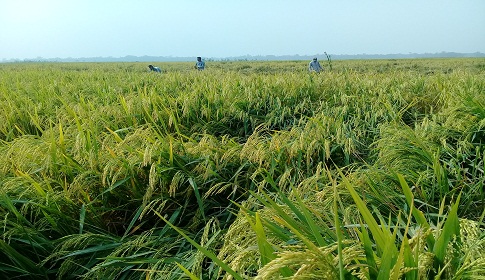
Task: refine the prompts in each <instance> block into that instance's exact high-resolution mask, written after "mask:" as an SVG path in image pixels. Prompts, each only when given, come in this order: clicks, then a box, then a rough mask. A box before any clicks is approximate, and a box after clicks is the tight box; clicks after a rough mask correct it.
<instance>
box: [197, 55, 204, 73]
mask: <svg viewBox="0 0 485 280" xmlns="http://www.w3.org/2000/svg"><path fill="white" fill-rule="evenodd" d="M204 68H205V62H204V61H202V58H201V57H200V56H198V57H197V62H196V63H195V69H197V70H204Z"/></svg>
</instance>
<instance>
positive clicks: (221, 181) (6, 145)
mask: <svg viewBox="0 0 485 280" xmlns="http://www.w3.org/2000/svg"><path fill="white" fill-rule="evenodd" d="M321 63H322V66H324V67H325V68H326V71H325V72H323V73H319V74H315V73H313V74H311V73H308V72H307V62H306V61H285V62H261V61H259V62H258V61H237V62H230V61H223V62H207V65H206V70H204V71H195V70H194V69H193V63H183V62H180V63H152V64H154V65H155V66H159V67H160V68H161V69H162V73H161V74H159V73H150V72H148V68H147V65H148V64H145V63H6V64H0V108H1V110H0V213H1V215H0V217H2V219H1V224H0V225H1V226H0V237H1V238H0V276H2V279H485V253H484V252H485V231H484V228H485V224H484V216H485V200H484V199H485V188H484V183H485V182H484V181H485V179H484V178H485V176H484V169H485V146H484V143H485V59H479V58H474V59H464V58H463V59H416V60H411V59H403V60H369V61H364V60H355V61H354V60H349V61H333V62H332V70H331V71H330V70H329V67H328V65H326V63H325V62H324V61H321Z"/></svg>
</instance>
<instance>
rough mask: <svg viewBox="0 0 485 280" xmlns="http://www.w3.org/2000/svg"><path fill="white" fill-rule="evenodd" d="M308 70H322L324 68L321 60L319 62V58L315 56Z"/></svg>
mask: <svg viewBox="0 0 485 280" xmlns="http://www.w3.org/2000/svg"><path fill="white" fill-rule="evenodd" d="M308 71H310V72H316V73H318V72H320V71H323V68H322V66H321V65H320V62H318V60H317V58H316V57H315V58H313V60H312V61H310V63H309V64H308Z"/></svg>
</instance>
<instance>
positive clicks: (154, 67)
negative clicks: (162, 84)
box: [148, 64, 162, 73]
mask: <svg viewBox="0 0 485 280" xmlns="http://www.w3.org/2000/svg"><path fill="white" fill-rule="evenodd" d="M148 68H150V71H153V72H157V73H162V70H161V69H160V67H156V66H153V65H151V64H150V65H148Z"/></svg>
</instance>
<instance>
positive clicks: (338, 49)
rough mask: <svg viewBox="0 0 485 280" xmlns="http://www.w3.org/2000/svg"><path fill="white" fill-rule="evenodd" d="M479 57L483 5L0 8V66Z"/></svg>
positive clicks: (217, 1) (470, 0) (305, 1)
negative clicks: (108, 59) (61, 61)
mask: <svg viewBox="0 0 485 280" xmlns="http://www.w3.org/2000/svg"><path fill="white" fill-rule="evenodd" d="M442 51H446V52H465V53H471V52H477V51H478V52H483V53H485V1H484V0H454V1H451V0H392V1H391V0H368V1H363V0H362V1H358V0H332V1H325V0H320V1H318V0H299V1H296V0H245V1H232V0H205V1H201V0H185V1H184V0H173V1H164V0H159V1H155V0H137V1H135V0H125V1H122V0H118V1H114V0H0V60H2V59H28V58H37V57H43V58H55V57H60V58H66V57H73V58H80V57H94V56H113V57H122V56H126V55H135V56H143V55H154V56H203V57H206V58H207V57H229V56H239V55H246V54H249V55H294V54H299V55H313V54H322V53H323V52H327V53H329V54H362V53H366V54H391V53H404V54H407V53H426V52H427V53H435V52H442Z"/></svg>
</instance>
